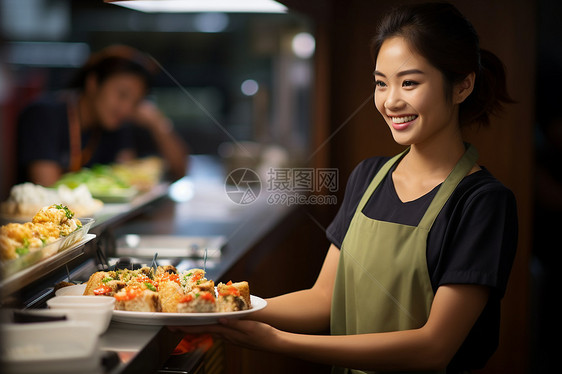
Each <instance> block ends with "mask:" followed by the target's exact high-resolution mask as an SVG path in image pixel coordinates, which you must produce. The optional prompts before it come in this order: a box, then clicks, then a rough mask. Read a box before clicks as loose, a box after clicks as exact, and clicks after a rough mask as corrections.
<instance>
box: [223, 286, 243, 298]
mask: <svg viewBox="0 0 562 374" xmlns="http://www.w3.org/2000/svg"><path fill="white" fill-rule="evenodd" d="M228 295H233V296H240V291H239V290H238V289H237V288H236V287H234V286H228V287H221V289H220V291H219V296H228Z"/></svg>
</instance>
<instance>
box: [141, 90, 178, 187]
mask: <svg viewBox="0 0 562 374" xmlns="http://www.w3.org/2000/svg"><path fill="white" fill-rule="evenodd" d="M134 120H135V122H136V123H138V124H139V125H141V126H144V127H145V128H147V129H148V130H149V131H150V132H151V134H152V136H153V139H154V141H155V142H156V145H157V147H158V150H159V151H160V153H161V155H162V157H163V158H164V159H165V160H166V163H167V164H168V167H169V169H170V173H171V174H172V175H173V176H174V178H178V179H179V178H181V177H183V176H184V175H185V173H186V169H187V155H188V150H187V145H186V144H185V143H184V142H183V141H182V140H181V139H180V137H179V135H178V134H176V133H175V132H174V129H173V127H172V123H171V122H170V120H169V119H168V118H167V117H166V116H164V114H163V113H162V112H160V110H158V108H157V107H156V105H154V104H153V103H151V102H149V101H144V102H142V103H140V104H139V106H138V108H137V112H136V114H135V118H134Z"/></svg>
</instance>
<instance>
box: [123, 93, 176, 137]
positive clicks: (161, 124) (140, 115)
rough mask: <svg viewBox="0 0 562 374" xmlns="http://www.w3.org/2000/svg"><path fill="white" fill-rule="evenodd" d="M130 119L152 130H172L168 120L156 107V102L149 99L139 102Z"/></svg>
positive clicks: (167, 131) (165, 131)
mask: <svg viewBox="0 0 562 374" xmlns="http://www.w3.org/2000/svg"><path fill="white" fill-rule="evenodd" d="M132 120H133V121H134V123H135V124H137V125H140V126H141V127H144V128H146V129H148V130H150V131H152V132H164V133H169V132H171V131H172V124H171V122H170V120H169V119H168V118H167V117H166V116H165V115H164V114H163V113H162V112H161V111H160V109H158V107H157V106H156V104H154V103H153V102H151V101H149V100H144V101H143V102H141V103H140V104H139V105H138V106H137V108H136V110H135V113H134V115H133V118H132Z"/></svg>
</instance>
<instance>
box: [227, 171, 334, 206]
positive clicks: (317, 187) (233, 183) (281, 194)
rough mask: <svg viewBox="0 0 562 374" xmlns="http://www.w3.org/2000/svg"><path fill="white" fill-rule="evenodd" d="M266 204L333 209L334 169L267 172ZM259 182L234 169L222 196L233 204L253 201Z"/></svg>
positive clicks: (257, 179) (244, 203)
mask: <svg viewBox="0 0 562 374" xmlns="http://www.w3.org/2000/svg"><path fill="white" fill-rule="evenodd" d="M266 178H267V180H266V191H267V193H268V196H267V197H266V201H267V203H268V204H270V205H274V204H276V205H297V204H298V205H327V204H331V205H335V204H337V197H336V195H334V194H330V192H332V193H333V192H337V191H338V188H339V173H338V169H334V168H270V169H269V170H268V171H267V175H266ZM261 186H262V183H261V180H260V178H259V176H258V174H257V173H255V172H254V171H253V170H251V169H245V168H242V169H236V170H234V171H232V172H231V173H230V174H229V175H228V177H227V179H226V186H225V188H226V193H227V194H228V197H229V198H230V199H231V200H232V201H233V202H235V203H236V204H241V205H246V204H250V203H253V202H254V201H256V200H257V198H258V197H259V195H260V190H261Z"/></svg>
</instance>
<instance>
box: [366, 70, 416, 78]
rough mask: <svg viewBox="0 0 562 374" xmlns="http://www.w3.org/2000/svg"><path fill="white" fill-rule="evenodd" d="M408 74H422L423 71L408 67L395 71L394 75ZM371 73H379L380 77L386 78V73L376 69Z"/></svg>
mask: <svg viewBox="0 0 562 374" xmlns="http://www.w3.org/2000/svg"><path fill="white" fill-rule="evenodd" d="M408 74H424V72H423V71H421V70H418V69H409V70H402V71H399V72H398V73H396V74H395V75H396V76H397V77H401V76H403V75H408ZM373 75H379V76H381V77H383V78H386V75H384V74H383V73H381V72H380V71H378V70H375V71H374V72H373Z"/></svg>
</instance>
